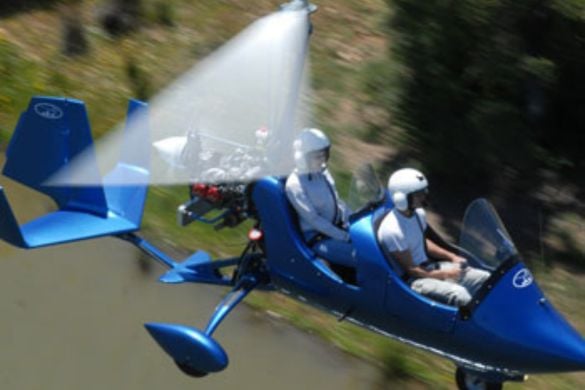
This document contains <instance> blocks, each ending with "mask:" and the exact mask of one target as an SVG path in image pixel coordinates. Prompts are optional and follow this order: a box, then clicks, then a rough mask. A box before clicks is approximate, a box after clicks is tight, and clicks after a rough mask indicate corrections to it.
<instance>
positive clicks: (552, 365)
mask: <svg viewBox="0 0 585 390" xmlns="http://www.w3.org/2000/svg"><path fill="white" fill-rule="evenodd" d="M538 306H540V307H534V312H535V313H534V314H535V317H534V319H533V321H534V322H533V323H531V324H530V325H529V326H527V327H526V328H525V330H524V335H523V338H522V341H523V344H524V345H525V346H526V347H527V348H529V349H533V350H534V351H535V356H533V357H531V359H530V361H531V365H532V366H533V370H534V371H536V370H538V371H543V372H549V371H555V372H562V371H582V370H585V340H584V339H583V337H581V335H580V334H579V333H578V332H577V331H576V330H575V329H574V328H573V327H572V326H571V325H570V324H569V323H568V322H567V321H566V320H565V319H564V318H563V317H562V316H561V315H560V314H559V313H558V312H557V311H556V310H555V309H554V307H553V306H552V305H551V304H550V303H548V301H546V302H539V304H538Z"/></svg>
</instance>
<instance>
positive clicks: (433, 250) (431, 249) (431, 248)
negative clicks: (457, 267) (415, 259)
mask: <svg viewBox="0 0 585 390" xmlns="http://www.w3.org/2000/svg"><path fill="white" fill-rule="evenodd" d="M426 243H427V252H428V254H429V256H431V257H432V258H434V259H439V260H444V261H450V262H453V263H456V264H463V263H466V262H467V260H465V258H463V257H461V256H458V255H456V254H455V253H453V252H450V251H448V250H446V249H444V248H443V247H441V246H439V245H437V244H435V243H434V242H433V241H431V240H429V239H428V238H427V239H426Z"/></svg>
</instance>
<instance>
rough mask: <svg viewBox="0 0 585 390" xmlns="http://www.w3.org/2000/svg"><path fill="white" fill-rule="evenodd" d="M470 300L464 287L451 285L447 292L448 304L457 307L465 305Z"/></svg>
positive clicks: (469, 295)
mask: <svg viewBox="0 0 585 390" xmlns="http://www.w3.org/2000/svg"><path fill="white" fill-rule="evenodd" d="M469 302H471V294H469V292H468V291H467V289H466V288H465V287H462V286H453V288H452V289H451V291H450V292H449V304H451V305H453V306H457V307H461V306H465V305H467V304H468V303H469Z"/></svg>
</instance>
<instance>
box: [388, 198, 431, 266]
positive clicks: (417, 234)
mask: <svg viewBox="0 0 585 390" xmlns="http://www.w3.org/2000/svg"><path fill="white" fill-rule="evenodd" d="M416 214H418V215H416ZM416 214H413V215H412V216H411V217H410V218H408V217H406V216H404V215H403V214H402V213H401V212H399V211H397V210H396V209H394V210H392V211H390V212H389V213H388V214H387V215H386V217H384V220H383V221H382V223H381V224H380V228H379V229H378V240H379V241H380V242H381V243H382V245H384V246H386V249H387V250H388V251H389V252H402V251H405V250H408V251H409V252H410V255H411V256H412V261H413V262H414V265H415V266H418V265H420V264H421V263H423V262H424V261H426V260H427V255H426V253H425V244H424V231H425V230H426V228H427V220H426V215H425V211H424V210H423V209H422V208H418V209H416ZM417 218H418V221H417Z"/></svg>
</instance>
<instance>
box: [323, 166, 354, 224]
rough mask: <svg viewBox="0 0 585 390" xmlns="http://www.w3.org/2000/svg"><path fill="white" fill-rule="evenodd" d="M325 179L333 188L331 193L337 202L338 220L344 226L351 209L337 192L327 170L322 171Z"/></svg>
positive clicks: (347, 222) (347, 221)
mask: <svg viewBox="0 0 585 390" xmlns="http://www.w3.org/2000/svg"><path fill="white" fill-rule="evenodd" d="M323 175H324V176H325V179H326V180H327V181H328V182H329V185H330V186H331V189H332V190H333V195H334V196H335V201H336V202H337V210H338V213H339V214H340V221H341V223H342V224H343V226H344V227H346V226H348V225H349V216H350V215H351V213H352V211H351V209H350V208H349V207H348V206H347V204H346V203H345V202H344V201H343V199H341V198H340V197H339V193H338V192H337V187H336V186H335V180H334V179H333V176H331V173H330V172H329V170H326V171H325V172H323Z"/></svg>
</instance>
